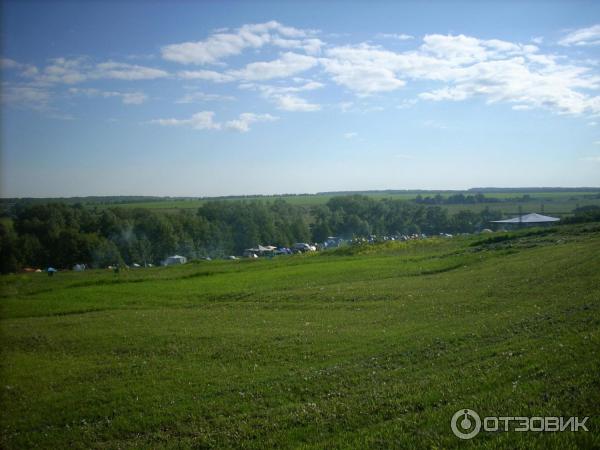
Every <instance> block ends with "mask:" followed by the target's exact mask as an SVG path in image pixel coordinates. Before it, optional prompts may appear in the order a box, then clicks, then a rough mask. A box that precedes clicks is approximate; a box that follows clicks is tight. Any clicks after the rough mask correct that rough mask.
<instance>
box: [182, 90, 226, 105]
mask: <svg viewBox="0 0 600 450" xmlns="http://www.w3.org/2000/svg"><path fill="white" fill-rule="evenodd" d="M233 100H235V97H232V96H230V95H219V94H207V93H205V92H199V91H197V92H188V93H187V94H185V95H184V96H183V97H181V98H180V99H179V100H177V101H176V102H175V103H200V102H214V101H233Z"/></svg>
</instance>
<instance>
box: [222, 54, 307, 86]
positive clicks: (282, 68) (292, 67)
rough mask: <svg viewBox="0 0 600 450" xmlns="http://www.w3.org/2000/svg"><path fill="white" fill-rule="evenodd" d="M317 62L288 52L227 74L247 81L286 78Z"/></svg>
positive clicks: (305, 56)
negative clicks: (271, 59)
mask: <svg viewBox="0 0 600 450" xmlns="http://www.w3.org/2000/svg"><path fill="white" fill-rule="evenodd" d="M317 62H318V61H317V59H316V58H313V57H312V56H307V55H300V54H297V53H290V52H288V53H284V54H283V55H281V57H280V58H278V59H275V60H273V61H267V62H254V63H250V64H248V65H247V66H246V67H244V68H243V69H241V70H234V71H230V72H229V73H228V74H229V75H231V76H233V77H235V78H238V79H240V80H247V81H263V80H270V79H272V78H286V77H289V76H292V75H295V74H297V73H300V72H304V71H306V70H308V69H311V68H312V67H314V66H316V65H317Z"/></svg>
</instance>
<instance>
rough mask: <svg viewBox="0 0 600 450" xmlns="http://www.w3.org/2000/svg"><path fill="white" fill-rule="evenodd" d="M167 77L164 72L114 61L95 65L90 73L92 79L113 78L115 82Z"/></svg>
mask: <svg viewBox="0 0 600 450" xmlns="http://www.w3.org/2000/svg"><path fill="white" fill-rule="evenodd" d="M167 75H168V73H167V72H165V71H164V70H160V69H154V68H152V67H145V66H138V65H135V64H126V63H119V62H114V61H108V62H104V63H100V64H97V65H96V67H95V69H94V70H92V71H91V73H90V76H91V77H92V78H113V79H117V80H153V79H156V78H163V77H166V76H167Z"/></svg>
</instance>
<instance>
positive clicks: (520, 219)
mask: <svg viewBox="0 0 600 450" xmlns="http://www.w3.org/2000/svg"><path fill="white" fill-rule="evenodd" d="M559 220H560V219H559V218H557V217H550V216H543V215H541V214H537V213H531V214H525V215H524V216H517V217H513V218H512V219H504V220H492V221H491V222H492V223H506V224H516V225H518V224H525V225H533V224H547V223H552V222H558V221H559Z"/></svg>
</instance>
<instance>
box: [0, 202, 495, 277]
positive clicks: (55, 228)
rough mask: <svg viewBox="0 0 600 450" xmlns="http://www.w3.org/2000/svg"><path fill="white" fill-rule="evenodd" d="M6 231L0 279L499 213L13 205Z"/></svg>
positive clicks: (442, 226) (402, 207) (457, 222)
mask: <svg viewBox="0 0 600 450" xmlns="http://www.w3.org/2000/svg"><path fill="white" fill-rule="evenodd" d="M11 216H12V217H11V219H12V220H11V222H12V226H9V225H3V224H0V261H1V262H0V264H1V266H0V271H1V272H3V273H6V272H14V271H16V270H19V269H20V268H22V267H28V266H29V267H47V266H55V267H59V268H68V267H71V266H73V265H74V264H76V263H85V264H88V265H90V266H92V267H106V266H107V265H110V264H116V263H119V264H123V263H128V264H132V263H134V262H135V263H138V264H142V265H143V264H147V263H153V264H157V263H159V262H160V261H161V260H163V259H164V258H165V257H166V256H168V255H171V254H174V253H178V254H181V255H184V256H187V257H189V258H197V257H201V256H211V257H222V256H226V255H232V254H233V255H239V254H241V253H242V252H243V250H244V249H245V248H249V247H254V246H256V245H257V244H259V243H261V244H272V245H277V246H290V245H292V244H293V243H294V242H309V241H311V242H322V241H324V240H325V239H326V238H327V237H328V236H332V235H335V236H342V237H353V236H368V235H371V234H376V235H398V234H412V233H419V232H422V233H427V234H437V233H440V232H450V233H456V232H472V231H475V230H477V229H481V228H483V227H485V226H487V225H486V224H487V222H488V221H489V220H494V219H497V218H498V213H494V212H490V211H489V210H484V211H483V212H481V213H474V212H471V211H461V212H458V213H456V214H454V215H449V214H448V213H447V211H446V210H445V209H443V208H441V207H439V206H424V205H419V204H415V203H413V202H406V201H399V200H388V199H385V200H374V199H372V198H370V197H366V196H361V195H353V196H338V197H333V198H332V199H331V200H330V201H329V202H328V203H327V204H326V205H320V206H316V207H313V208H310V209H307V208H305V207H301V206H295V205H291V204H289V203H287V202H286V201H284V200H281V199H278V200H275V201H273V202H267V201H233V200H229V201H225V200H221V201H210V202H207V203H206V204H204V205H203V206H202V207H200V208H199V209H198V210H197V211H190V210H181V211H180V212H178V213H172V214H169V213H164V212H154V211H152V210H149V209H143V208H135V209H130V208H97V207H93V208H90V207H84V206H82V205H77V204H76V205H67V204H64V203H46V204H23V205H19V204H17V205H16V206H15V207H14V208H13V210H12V211H11Z"/></svg>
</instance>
